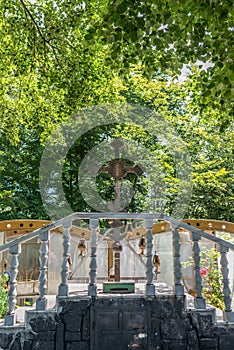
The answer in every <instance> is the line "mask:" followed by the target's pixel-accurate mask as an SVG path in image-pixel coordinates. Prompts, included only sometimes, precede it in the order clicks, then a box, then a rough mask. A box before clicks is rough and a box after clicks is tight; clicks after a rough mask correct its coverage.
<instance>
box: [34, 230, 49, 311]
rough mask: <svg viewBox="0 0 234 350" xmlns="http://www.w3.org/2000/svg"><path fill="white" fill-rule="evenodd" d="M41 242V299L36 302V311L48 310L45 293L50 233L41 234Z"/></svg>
mask: <svg viewBox="0 0 234 350" xmlns="http://www.w3.org/2000/svg"><path fill="white" fill-rule="evenodd" d="M39 239H40V241H41V249H40V258H39V260H40V275H39V299H38V300H37V301H36V310H46V307H47V299H46V297H45V292H46V289H47V262H48V251H49V250H48V240H49V239H50V233H49V232H43V233H40V235H39Z"/></svg>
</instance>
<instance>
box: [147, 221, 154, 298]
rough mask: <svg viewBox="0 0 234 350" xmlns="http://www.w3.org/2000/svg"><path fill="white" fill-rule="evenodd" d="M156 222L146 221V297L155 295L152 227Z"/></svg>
mask: <svg viewBox="0 0 234 350" xmlns="http://www.w3.org/2000/svg"><path fill="white" fill-rule="evenodd" d="M153 224H154V221H153V220H151V219H146V220H145V228H146V231H147V233H146V250H147V251H146V256H147V261H146V277H147V283H146V286H145V294H146V296H154V295H155V286H154V284H153V277H154V274H153V263H152V249H153V237H152V227H153Z"/></svg>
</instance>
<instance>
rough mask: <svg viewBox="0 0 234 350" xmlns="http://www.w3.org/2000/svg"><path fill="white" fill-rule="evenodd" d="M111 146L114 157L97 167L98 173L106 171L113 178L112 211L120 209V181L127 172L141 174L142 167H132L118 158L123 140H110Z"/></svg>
mask: <svg viewBox="0 0 234 350" xmlns="http://www.w3.org/2000/svg"><path fill="white" fill-rule="evenodd" d="M111 146H112V147H113V148H114V151H115V159H114V160H111V161H109V162H108V165H107V166H102V167H101V168H100V169H99V171H98V172H99V173H108V174H109V176H110V177H112V178H113V179H114V180H115V203H114V206H113V209H114V211H120V209H121V207H120V181H121V180H122V179H123V178H124V177H125V176H126V175H127V174H129V173H134V174H136V175H137V176H140V175H142V173H143V169H142V168H141V167H140V166H139V165H136V166H134V167H132V166H127V165H125V164H124V162H123V161H122V160H120V151H119V150H120V148H122V147H123V146H124V143H123V141H121V140H120V139H118V138H116V139H115V140H114V141H112V142H111Z"/></svg>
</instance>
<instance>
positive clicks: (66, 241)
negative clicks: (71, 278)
mask: <svg viewBox="0 0 234 350" xmlns="http://www.w3.org/2000/svg"><path fill="white" fill-rule="evenodd" d="M71 226H72V222H71V221H66V222H65V223H64V225H63V228H64V232H63V262H62V271H61V279H62V282H61V284H60V286H59V290H58V296H68V283H67V281H68V275H69V264H68V258H69V247H70V238H71V234H70V230H71Z"/></svg>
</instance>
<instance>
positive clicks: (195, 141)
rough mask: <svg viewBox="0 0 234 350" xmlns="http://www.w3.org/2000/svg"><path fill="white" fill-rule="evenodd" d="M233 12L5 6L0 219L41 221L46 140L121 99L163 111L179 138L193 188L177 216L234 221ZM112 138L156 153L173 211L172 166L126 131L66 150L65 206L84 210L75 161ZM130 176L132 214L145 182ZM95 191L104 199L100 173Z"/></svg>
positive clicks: (134, 4)
mask: <svg viewBox="0 0 234 350" xmlns="http://www.w3.org/2000/svg"><path fill="white" fill-rule="evenodd" d="M233 10H234V7H233V2H232V1H228V0H222V1H219V0H198V1H195V2H194V1H191V0H186V1H183V0H177V1H171V0H168V1H162V0H159V1H155V0H153V1H148V0H141V1H138V0H136V1H131V0H124V1H121V0H115V1H108V0H96V1H94V0H90V1H79V0H70V1H69V0H54V1H53V0H48V1H44V0H35V1H32V0H31V1H27V0H1V1H0V14H1V16H0V58H1V59H0V141H1V142H0V220H6V219H24V218H26V219H27V218H28V219H30V218H31V219H48V214H47V213H46V211H45V209H44V207H43V203H42V200H41V195H40V189H39V168H40V161H41V156H42V153H43V150H44V147H45V145H46V141H47V139H48V137H49V135H51V133H52V132H53V131H54V130H55V129H56V128H57V127H58V126H59V125H60V123H62V122H63V121H64V120H66V119H67V118H69V116H71V115H72V114H74V113H77V112H79V111H80V110H82V109H83V108H87V107H93V106H95V105H99V104H106V103H108V104H110V103H116V102H123V103H124V102H127V103H134V104H136V105H140V106H145V107H147V108H150V109H152V110H154V111H155V112H157V113H158V114H160V115H162V116H163V118H164V119H165V120H166V121H167V122H168V123H170V124H171V125H172V127H173V128H174V129H175V130H176V131H177V133H178V134H179V135H180V137H181V138H182V139H183V141H184V142H185V143H186V145H187V148H188V151H189V154H190V158H191V164H192V172H193V178H192V182H193V193H192V198H191V201H190V205H189V207H188V209H187V212H186V214H185V217H187V218H188V217H190V218H211V219H220V220H228V221H232V222H234V191H233V190H234V170H233V163H234V161H233V153H234V125H233V92H234V89H233V78H234V62H233V55H234V54H233V52H234V51H233V33H234V22H233V12H234V11H233ZM117 136H118V137H121V138H123V139H125V140H128V139H134V140H135V141H137V142H140V143H142V144H144V146H145V147H147V148H148V149H149V150H151V151H152V152H154V154H155V157H156V158H155V159H157V161H158V162H159V163H160V166H161V167H162V169H163V174H164V181H165V184H166V198H167V202H166V205H165V208H164V211H165V213H167V214H170V213H171V212H172V209H173V205H174V201H175V200H176V196H177V190H178V180H177V174H176V169H175V164H174V163H173V159H172V157H171V156H170V154H169V152H168V151H167V150H166V149H165V148H163V147H162V146H161V145H160V144H159V143H158V140H157V138H155V137H154V136H153V135H149V134H147V133H146V132H144V131H143V130H142V129H139V128H137V127H133V126H129V125H110V127H109V128H107V127H106V126H105V127H104V126H103V127H99V128H96V129H94V130H91V131H89V132H88V133H86V134H85V135H83V136H82V138H80V139H78V140H77V141H76V143H75V144H74V146H73V147H72V148H71V150H70V151H69V153H68V155H67V158H66V162H65V164H64V169H63V186H64V191H65V193H66V197H67V199H68V201H69V203H70V204H71V207H72V209H73V210H74V211H91V210H92V208H91V207H90V206H89V205H88V204H87V203H86V202H85V200H84V199H83V198H82V196H81V194H80V190H79V181H78V172H79V165H80V163H81V161H82V159H83V158H84V157H85V155H86V154H87V153H88V151H89V150H90V149H91V148H92V147H94V146H95V145H96V144H98V143H100V142H101V141H103V140H105V139H109V138H110V137H117ZM128 180H129V181H131V182H132V184H133V186H134V189H135V193H136V196H135V197H134V199H133V200H132V202H131V204H130V207H129V208H128V209H129V210H130V211H136V212H140V211H141V210H142V209H144V196H145V194H146V192H147V183H146V177H144V176H143V177H142V178H141V179H138V178H136V176H134V175H133V174H129V175H128ZM97 186H98V188H99V190H100V193H101V195H102V196H103V197H105V198H107V199H111V198H112V196H113V181H112V180H111V179H110V178H109V177H108V176H107V175H106V174H103V175H99V176H98V179H97ZM103 188H105V191H104V192H103Z"/></svg>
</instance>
